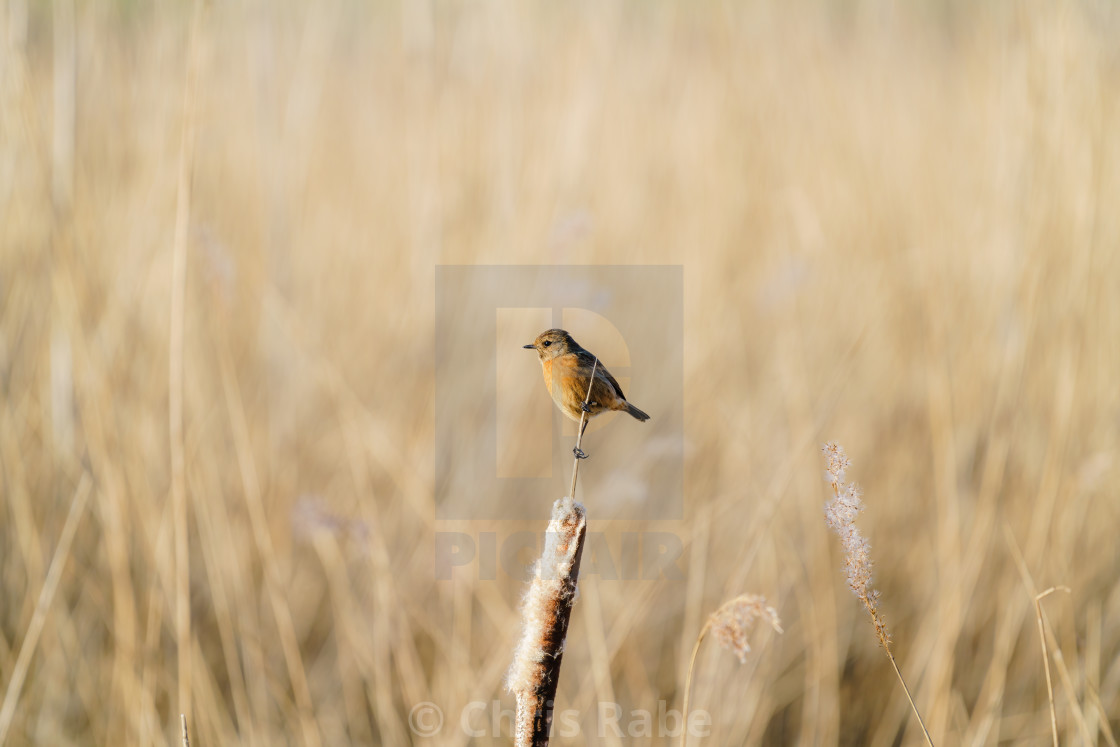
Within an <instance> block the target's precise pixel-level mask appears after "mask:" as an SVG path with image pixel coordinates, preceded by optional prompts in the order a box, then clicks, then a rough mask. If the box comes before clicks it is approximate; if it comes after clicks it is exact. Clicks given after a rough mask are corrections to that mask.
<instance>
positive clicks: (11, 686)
mask: <svg viewBox="0 0 1120 747" xmlns="http://www.w3.org/2000/svg"><path fill="white" fill-rule="evenodd" d="M92 487H93V481H92V480H91V479H90V476H89V473H88V472H87V473H83V474H82V480H81V482H79V483H78V490H77V492H76V493H75V494H74V500H73V501H72V502H71V503H70V511H69V512H68V513H67V514H66V523H65V524H63V525H62V534H61V535H60V536H59V538H58V546H57V547H55V549H54V557H52V558H51V567H50V569H49V570H48V571H47V579H46V581H44V582H43V588H42V589H41V590H40V591H39V600H38V601H37V602H36V603H35V612H34V613H33V614H32V615H31V623H30V624H29V625H28V626H27V634H26V635H25V636H24V637H23V643H22V644H20V648H19V655H18V656H17V657H16V664H15V666H14V667H12V676H11V677H10V678H9V679H8V687H7V689H6V690H5V691H4V704H3V706H0V745H3V744H4V742H5V741H6V740H7V738H8V730H9V729H10V728H11V726H12V718H13V717H14V716H15V712H16V703H17V702H18V701H19V694H20V691H21V690H22V689H23V681H24V678H26V677H27V669H28V667H29V666H30V665H31V655H32V654H34V653H35V648H36V647H37V646H38V645H39V636H40V635H41V634H42V632H43V624H44V622H46V619H47V611H48V610H49V609H50V606H51V602H52V601H53V600H54V594H55V591H56V590H57V589H58V582H59V579H61V578H62V569H63V567H64V566H65V565H66V559H67V558H68V557H70V545H71V543H72V542H73V540H74V533H75V532H77V531H78V522H79V521H80V520H81V518H82V516H83V515H84V514H85V510H86V503H87V502H88V501H89V494H90V490H91V488H92Z"/></svg>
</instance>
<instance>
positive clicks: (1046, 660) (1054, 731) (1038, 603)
mask: <svg viewBox="0 0 1120 747" xmlns="http://www.w3.org/2000/svg"><path fill="white" fill-rule="evenodd" d="M1056 591H1064V592H1067V593H1068V592H1069V591H1070V589H1069V587H1068V586H1051V587H1050V588H1049V589H1047V590H1046V591H1043V592H1039V593H1038V594H1035V595H1034V611H1035V618H1036V619H1037V620H1038V639H1039V643H1040V644H1041V646H1042V663H1043V664H1044V665H1045V668H1046V698H1047V700H1049V701H1050V733H1051V735H1052V736H1053V737H1054V747H1058V714H1057V711H1056V710H1055V709H1054V685H1053V682H1052V680H1051V679H1050V652H1049V651H1048V650H1047V648H1046V630H1045V629H1044V628H1043V627H1042V600H1043V599H1045V598H1046V597H1048V596H1050V595H1051V594H1053V593H1054V592H1056Z"/></svg>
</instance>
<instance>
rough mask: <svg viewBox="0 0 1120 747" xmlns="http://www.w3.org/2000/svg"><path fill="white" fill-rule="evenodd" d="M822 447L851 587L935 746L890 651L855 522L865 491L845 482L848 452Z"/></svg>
mask: <svg viewBox="0 0 1120 747" xmlns="http://www.w3.org/2000/svg"><path fill="white" fill-rule="evenodd" d="M821 451H823V452H824V455H825V458H826V459H827V460H828V482H829V484H830V485H831V486H832V494H833V498H832V500H830V501H829V502H828V503H826V504H825V507H824V515H825V520H826V521H827V522H828V526H829V528H830V529H831V530H832V531H834V532H836V535H837V536H838V537H840V544H841V546H843V548H844V564H845V566H846V571H847V576H848V587H849V588H851V590H852V593H853V594H855V595H856V597H857V598H858V599H859V600H860V601H861V602H863V606H864V607H866V608H867V613H868V614H869V615H871V623H872V625H874V626H875V635H876V637H878V639H879V643H880V644H881V645H882V646H883V650H884V651H886V652H887V657H888V658H889V659H890V660H891V666H893V667H894V673H895V674H896V675H898V681H899V682H901V683H902V689H903V690H904V691H905V692H906V699H907V700H909V701H910V708H912V709H913V711H914V715H915V716H916V717H917V719H918V724H919V725H920V726H921V727H922V733H923V734H924V735H925V737H926V742H928V743H929V745H930V747H933V739H932V738H931V737H930V735H929V731H927V730H926V725H925V722H924V721H922V714H920V713H918V707H917V706H916V705H915V704H914V698H913V697H912V696H911V695H910V688H908V687H907V686H906V680H904V679H903V678H902V671H901V670H900V669H899V668H898V662H896V661H895V659H894V654H893V653H891V635H890V632H889V631H888V630H887V623H886V621H885V620H884V619H883V614H882V613H881V612H880V611H879V592H877V591H875V589H873V588H872V586H871V567H872V563H871V543H870V542H868V541H867V539H866V538H865V537H864V536H863V535H862V534H860V531H859V528H858V527H856V523H855V522H856V516H858V515H859V513H860V511H862V510H863V501H862V500H861V499H860V498H861V495H862V493H861V492H860V489H859V486H858V485H856V484H854V483H848V484H845V483H844V473H845V472H846V471H847V469H848V467H850V466H851V464H852V463H851V461H849V460H848V456H847V454H845V453H844V448H843V447H842V446H840V444H838V443H835V442H833V441H829V442H828V443H826V444H825V445H824V446H823V447H822V448H821Z"/></svg>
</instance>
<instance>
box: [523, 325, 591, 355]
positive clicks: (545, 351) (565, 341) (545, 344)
mask: <svg viewBox="0 0 1120 747" xmlns="http://www.w3.org/2000/svg"><path fill="white" fill-rule="evenodd" d="M522 347H524V348H525V349H527V350H536V351H537V355H538V356H539V357H540V359H541V360H542V361H547V360H551V359H553V358H556V357H559V356H561V355H566V354H567V353H571V352H574V351H576V350H579V349H580V347H579V343H577V342H576V341H575V340H573V339H572V336H571V335H569V334H568V333H567V332H565V331H564V330H562V329H550V330H547V331H545V332H541V333H540V334H539V335H537V339H535V340H533V344H532V345H523V346H522Z"/></svg>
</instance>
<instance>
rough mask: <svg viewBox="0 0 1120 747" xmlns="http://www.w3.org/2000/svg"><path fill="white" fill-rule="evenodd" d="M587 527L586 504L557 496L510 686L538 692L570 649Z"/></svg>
mask: <svg viewBox="0 0 1120 747" xmlns="http://www.w3.org/2000/svg"><path fill="white" fill-rule="evenodd" d="M586 526H587V518H586V514H585V512H584V508H583V506H582V505H580V504H579V503H576V502H575V501H573V500H572V499H571V498H568V497H565V498H561V499H560V500H558V501H556V503H555V504H554V505H553V507H552V518H551V520H550V521H549V523H548V533H547V534H546V535H545V547H544V552H542V553H541V557H540V559H539V560H537V562H536V564H535V565H534V566H533V579H532V581H531V582H530V584H529V591H528V592H527V593H526V594H525V599H524V601H523V602H522V605H521V619H522V622H523V625H524V629H523V630H522V633H521V640H520V641H518V644H517V651H516V652H515V655H514V658H513V666H511V667H510V671H509V676H508V678H507V681H506V684H507V687H508V688H509V691H510V692H512V693H515V694H518V697H519V699H520V697H521V695H522V694H528V693H532V692H534V691H536V689H537V688H539V687H540V686H541V684H542V679H543V678H545V677H546V676H547V671H548V669H549V667H550V665H551V664H554V663H555V662H554V661H552V660H555V659H558V658H559V657H560V656H561V655H562V654H563V653H564V638H565V635H566V633H567V627H568V626H567V621H568V615H569V614H570V611H571V606H572V602H573V601H574V596H575V591H576V579H575V577H574V573H573V569H574V568H575V567H577V564H578V562H579V557H580V551H581V549H582V545H583V536H584V533H585V529H586Z"/></svg>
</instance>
